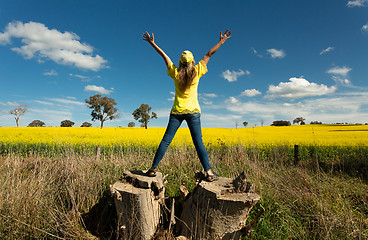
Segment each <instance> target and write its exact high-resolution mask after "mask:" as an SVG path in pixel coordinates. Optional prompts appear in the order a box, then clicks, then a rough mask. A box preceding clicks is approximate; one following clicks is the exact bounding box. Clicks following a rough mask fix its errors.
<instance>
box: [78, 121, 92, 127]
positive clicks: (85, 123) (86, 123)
mask: <svg viewBox="0 0 368 240" xmlns="http://www.w3.org/2000/svg"><path fill="white" fill-rule="evenodd" d="M81 127H92V123H89V122H84V123H82V125H81Z"/></svg>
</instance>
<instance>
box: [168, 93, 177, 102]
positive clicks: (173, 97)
mask: <svg viewBox="0 0 368 240" xmlns="http://www.w3.org/2000/svg"><path fill="white" fill-rule="evenodd" d="M170 94H171V95H173V96H172V97H171V98H168V99H167V100H169V101H174V100H175V92H170Z"/></svg>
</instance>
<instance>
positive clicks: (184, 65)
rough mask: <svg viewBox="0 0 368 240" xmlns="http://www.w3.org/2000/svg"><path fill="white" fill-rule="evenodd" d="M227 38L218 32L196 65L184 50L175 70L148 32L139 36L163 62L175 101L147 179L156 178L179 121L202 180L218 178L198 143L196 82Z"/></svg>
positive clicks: (199, 113)
mask: <svg viewBox="0 0 368 240" xmlns="http://www.w3.org/2000/svg"><path fill="white" fill-rule="evenodd" d="M230 35H231V31H228V30H226V31H225V33H224V34H222V32H220V40H219V42H218V43H217V44H216V45H215V46H214V47H213V48H211V50H210V51H209V52H208V53H207V54H206V55H205V56H204V57H203V58H202V60H201V61H200V62H199V63H198V64H197V65H195V61H194V58H193V54H192V53H191V52H189V51H184V52H183V53H182V54H181V57H180V61H179V68H177V67H176V66H175V65H174V64H173V63H172V61H171V59H170V58H169V57H168V56H167V55H166V54H165V52H164V51H163V50H162V49H161V48H159V47H158V46H157V45H156V43H155V41H154V35H153V33H152V36H151V35H150V34H149V33H148V32H145V33H143V40H145V41H147V42H148V43H149V44H150V45H151V46H152V47H153V48H154V49H155V50H156V51H157V53H158V54H160V55H161V57H162V58H163V59H164V61H165V64H166V67H167V73H168V75H169V76H170V77H171V78H172V79H173V80H174V83H175V100H174V105H173V107H172V109H171V112H170V119H169V123H168V126H167V128H166V132H165V135H164V137H163V139H162V141H161V143H160V146H159V147H158V149H157V152H156V154H155V157H154V159H153V163H152V167H151V168H150V169H149V170H148V171H147V173H146V175H147V176H150V177H154V176H156V169H157V166H158V164H159V162H160V161H161V159H162V158H163V156H164V155H165V152H166V150H167V148H168V146H169V145H170V143H171V141H172V139H173V138H174V136H175V133H176V131H177V130H178V128H179V127H180V125H181V123H182V122H183V120H185V121H186V122H187V124H188V127H189V130H190V133H191V135H192V140H193V143H194V146H195V148H196V150H197V154H198V157H199V160H200V161H201V164H202V166H203V168H204V171H205V176H206V181H209V182H212V181H215V180H217V179H218V176H217V175H216V174H214V173H213V172H212V170H211V166H210V163H209V160H208V155H207V151H206V148H205V147H204V144H203V141H202V131H201V121H200V117H201V109H200V107H199V103H198V96H197V95H198V83H199V79H200V78H201V77H202V76H203V75H204V74H206V73H207V63H208V61H209V60H210V57H211V56H212V55H213V54H214V53H215V52H216V51H217V50H218V49H219V48H220V47H221V45H222V44H224V42H225V41H226V40H227V39H229V38H230V37H231V36H230Z"/></svg>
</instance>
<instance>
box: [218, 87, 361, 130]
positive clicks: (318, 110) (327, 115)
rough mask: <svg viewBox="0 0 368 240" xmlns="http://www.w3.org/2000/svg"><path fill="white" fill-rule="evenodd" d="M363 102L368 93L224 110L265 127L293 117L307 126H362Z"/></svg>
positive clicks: (251, 104)
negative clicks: (314, 124)
mask: <svg viewBox="0 0 368 240" xmlns="http://www.w3.org/2000/svg"><path fill="white" fill-rule="evenodd" d="M367 102H368V93H366V92H354V93H352V92H351V93H348V94H343V95H340V96H337V97H336V96H335V97H323V98H317V99H307V100H305V101H301V102H296V103H283V102H275V101H272V102H271V101H262V102H254V101H248V102H240V101H238V102H237V104H236V105H235V104H232V103H231V102H230V101H226V106H225V108H226V109H227V110H229V111H231V112H233V113H236V114H242V115H244V116H245V119H252V118H253V119H263V120H265V121H266V123H268V124H271V123H272V122H273V121H275V120H288V121H292V120H293V119H294V118H295V117H297V116H302V117H304V118H306V119H307V122H310V121H322V122H323V123H334V122H349V123H357V122H361V123H365V122H367V119H368V104H367Z"/></svg>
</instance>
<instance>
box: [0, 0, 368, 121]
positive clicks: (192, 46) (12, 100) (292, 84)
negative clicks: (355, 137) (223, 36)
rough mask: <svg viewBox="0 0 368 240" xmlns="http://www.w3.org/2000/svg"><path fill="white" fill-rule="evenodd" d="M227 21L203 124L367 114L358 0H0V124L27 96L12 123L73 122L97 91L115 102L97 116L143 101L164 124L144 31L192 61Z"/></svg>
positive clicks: (204, 91) (166, 106) (166, 82)
mask: <svg viewBox="0 0 368 240" xmlns="http://www.w3.org/2000/svg"><path fill="white" fill-rule="evenodd" d="M226 29H231V31H232V38H230V39H229V40H228V41H227V42H226V43H225V44H224V45H223V46H222V47H221V48H220V50H219V51H218V52H217V53H216V54H215V55H214V56H213V57H212V58H211V59H210V61H209V63H208V70H209V71H208V73H207V74H206V75H205V76H203V77H202V78H201V80H200V85H199V102H200V105H201V108H202V126H203V127H235V122H237V121H238V122H239V123H242V122H243V121H247V122H249V125H248V126H260V125H261V123H262V122H263V123H264V125H270V124H271V123H272V122H273V121H274V120H289V121H292V120H293V119H295V118H296V117H300V116H302V117H304V118H306V122H307V123H309V122H310V121H322V122H323V123H334V122H351V123H356V122H359V123H366V122H368V92H367V89H368V82H367V76H368V61H367V56H368V0H351V1H349V0H318V1H317V0H299V1H295V0H283V1H271V0H265V1H259V0H249V1H213V0H212V1H211V0H204V1H123V0H114V1H110V0H105V1H97V0H89V1H75V0H73V1H71V0H53V1H46V0H44V1H41V0H33V1H28V0H2V1H1V2H0V56H1V58H0V81H1V88H0V126H15V121H14V119H13V117H12V115H10V114H9V113H8V112H9V110H11V109H14V108H15V107H16V106H17V105H18V104H23V105H27V106H28V108H29V110H28V112H27V113H26V114H25V115H24V116H23V117H22V118H21V119H20V126H27V125H28V123H30V122H31V121H32V120H35V119H39V120H42V121H44V122H45V123H46V126H59V125H60V122H61V121H62V120H65V119H69V120H72V121H74V122H75V123H76V124H75V126H80V125H81V124H82V123H83V122H85V121H87V122H91V116H90V109H88V107H87V106H86V104H85V103H84V100H85V99H86V98H89V97H90V96H92V95H94V94H98V93H100V94H102V95H104V96H108V97H111V98H114V99H115V100H116V102H117V108H118V109H119V112H120V118H119V119H117V120H114V121H108V122H106V124H105V126H127V125H128V123H129V122H131V121H134V119H133V117H132V115H131V113H132V112H133V111H134V109H136V108H137V107H139V106H140V105H141V104H142V103H147V104H149V105H150V106H151V107H152V110H153V111H155V112H156V113H157V114H158V119H154V120H152V121H151V122H150V124H149V126H156V127H165V126H166V125H167V121H168V116H169V112H170V109H171V106H172V104H173V100H172V99H173V92H174V83H173V81H172V80H171V79H170V78H169V77H168V76H167V75H166V68H165V65H164V61H163V60H162V59H161V57H160V56H159V55H158V54H157V53H156V52H155V51H154V49H153V48H152V47H151V46H150V45H149V44H148V43H147V42H145V41H143V40H142V33H143V32H144V31H148V32H150V33H151V32H153V33H154V34H155V42H156V43H157V44H158V45H159V46H160V47H161V48H162V49H163V50H164V51H165V52H166V53H167V54H168V55H169V57H170V58H171V59H172V61H173V62H174V63H177V62H178V59H179V56H180V54H181V52H182V51H183V50H190V51H192V52H193V54H194V57H195V60H196V61H197V62H199V61H200V60H201V59H202V57H203V56H204V55H205V54H206V53H207V52H208V50H209V49H210V48H211V47H212V46H214V45H215V44H216V43H217V41H218V38H219V33H220V31H223V32H224V31H225V30H226ZM137 125H138V123H137ZM93 126H99V123H98V122H94V123H93ZM184 126H186V125H185V124H184Z"/></svg>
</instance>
